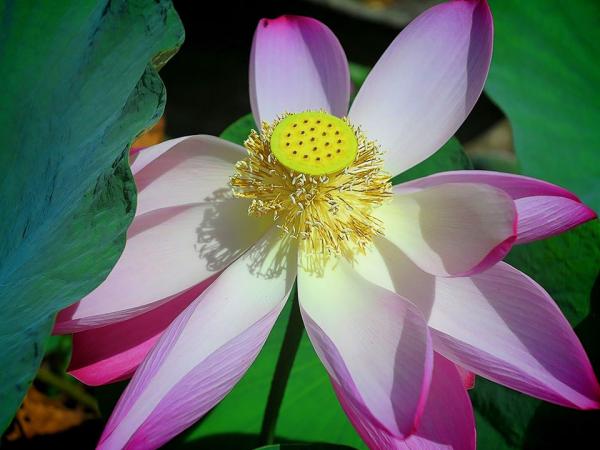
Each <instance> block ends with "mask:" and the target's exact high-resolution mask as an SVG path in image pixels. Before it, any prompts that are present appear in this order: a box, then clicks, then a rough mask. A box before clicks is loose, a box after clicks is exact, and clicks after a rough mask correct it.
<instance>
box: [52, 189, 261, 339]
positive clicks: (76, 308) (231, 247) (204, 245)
mask: <svg viewBox="0 0 600 450" xmlns="http://www.w3.org/2000/svg"><path fill="white" fill-rule="evenodd" d="M260 223H261V222H260V221H257V220H256V219H253V218H250V217H248V213H247V204H246V203H245V202H244V201H240V200H238V199H230V200H223V201H215V202H206V203H201V204H195V205H186V206H182V207H171V208H163V209H159V210H157V211H152V212H149V213H146V214H143V215H141V216H137V217H136V218H135V219H134V221H133V224H132V225H131V227H130V228H129V230H128V232H127V243H126V245H125V249H124V251H123V254H122V255H121V257H120V258H119V260H118V262H117V264H116V265H115V267H114V268H113V270H112V272H111V273H110V274H109V275H108V278H107V279H106V280H105V281H104V282H103V283H102V284H101V285H100V286H98V287H97V288H96V289H95V290H94V291H92V292H91V293H90V294H88V295H87V296H86V297H84V298H83V299H82V300H81V301H79V302H78V303H76V304H74V305H72V306H70V307H68V308H66V309H64V310H62V311H61V312H60V313H59V314H58V317H57V319H56V325H55V328H54V332H55V333H59V334H60V333H73V332H78V331H83V330H86V329H89V328H94V327H99V326H104V325H108V324H110V323H114V322H119V321H122V320H126V319H130V318H132V317H135V316H137V315H139V314H143V313H145V312H147V311H149V310H151V309H153V308H156V307H158V306H160V305H161V304H163V303H164V302H166V301H168V300H169V299H171V298H172V297H173V296H175V295H178V294H180V293H182V292H184V291H186V290H188V289H189V288H191V287H192V286H195V285H196V284H198V283H200V282H202V281H203V280H205V279H207V278H209V277H210V276H211V275H213V274H215V273H217V272H220V271H221V270H223V269H224V268H225V267H227V266H228V265H229V264H231V263H232V262H233V261H235V260H236V258H237V257H238V256H239V255H240V254H241V253H242V252H243V251H244V250H245V249H246V248H248V247H249V246H250V245H252V244H253V243H254V242H256V240H257V239H258V238H259V237H260V236H261V235H262V234H263V233H264V231H263V230H264V226H262V227H261V226H260V225H259V224H260Z"/></svg>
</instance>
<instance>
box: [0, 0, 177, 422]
mask: <svg viewBox="0 0 600 450" xmlns="http://www.w3.org/2000/svg"><path fill="white" fill-rule="evenodd" d="M0 17H2V27H0V73H1V74H2V82H3V87H2V107H1V108H0V128H2V130H3V141H2V144H1V146H2V147H1V149H0V192H1V193H2V196H1V198H0V210H1V211H2V218H1V219H0V236H2V240H1V241H0V286H1V287H2V289H1V291H0V292H1V293H0V307H1V308H2V329H1V332H0V348H1V349H2V351H1V352H0V365H1V366H2V370H1V371H0V399H2V400H1V401H0V431H1V430H2V429H4V428H5V426H6V425H7V424H8V423H9V421H10V419H11V417H12V415H13V413H14V411H15V409H16V408H17V407H18V405H19V402H20V401H21V399H22V397H23V395H24V393H25V391H26V389H27V387H28V385H29V383H30V381H31V379H32V378H33V376H34V374H35V371H36V369H37V366H38V365H39V362H40V359H41V357H42V355H43V353H44V351H43V350H44V343H45V341H46V338H47V336H48V334H49V332H50V329H51V327H52V322H53V316H54V314H55V313H56V311H57V310H59V309H60V308H63V307H65V306H67V305H69V304H71V303H73V302H74V301H76V300H77V299H79V298H81V297H82V296H84V295H85V294H87V293H88V292H89V291H90V290H92V289H93V288H94V287H96V286H97V285H98V284H99V283H100V282H101V281H102V280H103V279H104V277H105V276H106V275H107V273H108V271H109V270H110V268H111V266H112V265H113V264H114V262H115V261H116V259H117V257H118V256H119V253H120V252H121V250H122V247H123V243H124V232H125V230H126V228H127V225H128V223H129V221H130V220H131V217H132V215H133V211H134V209H135V189H134V185H133V181H132V177H131V174H130V172H129V168H128V164H127V150H128V146H129V143H130V142H131V141H132V139H133V138H134V137H135V135H136V134H137V133H139V132H140V131H141V130H143V129H144V128H146V127H148V126H150V125H151V124H152V123H153V122H154V121H156V120H157V118H158V117H159V116H160V114H161V112H162V108H163V106H164V100H165V92H164V86H163V84H162V82H161V80H160V78H159V77H158V75H157V73H156V70H155V68H156V67H158V66H160V65H162V64H164V62H165V61H166V60H167V59H168V57H169V55H171V54H172V53H173V51H174V49H175V48H177V46H178V45H179V44H180V42H181V40H182V37H183V32H182V28H181V25H180V22H179V19H178V17H177V15H176V13H175V11H174V10H173V8H172V5H171V4H170V2H165V1H159V2H156V1H151V0H140V1H137V2H129V1H125V0H116V1H112V2H108V1H93V0H85V1H78V2H37V1H33V0H19V1H16V0H13V1H10V0H9V1H4V2H2V3H0ZM151 61H152V62H153V64H151V65H149V62H151Z"/></svg>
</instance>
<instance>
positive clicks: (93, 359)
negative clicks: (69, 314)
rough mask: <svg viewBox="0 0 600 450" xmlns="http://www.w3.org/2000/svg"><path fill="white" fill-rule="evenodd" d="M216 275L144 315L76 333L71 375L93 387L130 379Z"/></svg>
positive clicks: (70, 366)
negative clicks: (165, 333) (162, 336)
mask: <svg viewBox="0 0 600 450" xmlns="http://www.w3.org/2000/svg"><path fill="white" fill-rule="evenodd" d="M217 276H218V274H216V275H213V276H212V277H210V278H208V279H207V280H204V281H203V282H202V283H200V284H198V285H196V286H194V287H193V288H191V289H190V290H188V291H186V292H184V293H183V294H179V295H177V296H176V297H174V298H173V299H171V300H169V301H168V302H166V303H165V304H163V305H161V306H159V307H158V308H155V309H153V310H151V311H149V312H147V313H145V314H142V315H140V316H136V317H134V318H132V319H129V320H125V321H123V322H117V323H115V324H111V325H106V326H104V327H100V328H93V329H91V330H87V331H82V332H80V333H75V334H74V335H73V355H72V356H71V363H70V365H69V369H68V372H69V374H71V375H72V376H74V377H75V378H77V379H78V380H79V381H81V382H82V383H85V384H87V385H90V386H100V385H103V384H107V383H114V382H116V381H120V380H124V379H127V378H130V377H131V375H133V372H135V370H136V369H137V367H138V366H139V365H140V363H141V362H142V361H143V360H144V358H145V357H146V355H147V354H148V352H149V351H150V350H151V349H152V347H153V346H154V344H156V342H157V341H158V339H159V338H160V336H161V335H162V333H163V332H164V330H165V329H166V328H167V327H168V326H169V325H170V324H171V322H173V320H175V318H176V317H177V316H178V315H179V314H180V313H181V312H182V311H183V310H184V309H185V308H187V307H188V306H189V305H190V303H192V302H193V301H194V300H195V299H196V298H197V297H198V296H199V295H200V294H201V293H202V292H204V290H205V289H206V288H207V287H208V286H210V285H211V283H212V282H213V281H214V280H215V279H216V277H217Z"/></svg>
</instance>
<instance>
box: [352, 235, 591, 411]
mask: <svg viewBox="0 0 600 450" xmlns="http://www.w3.org/2000/svg"><path fill="white" fill-rule="evenodd" d="M375 244H376V246H375V248H374V249H373V250H372V251H371V252H369V253H368V254H367V255H366V256H364V257H360V258H357V261H356V262H355V268H356V271H357V272H358V273H360V274H361V275H362V276H363V277H365V278H366V279H368V280H370V281H371V282H373V283H375V284H377V285H379V286H382V287H383V288H385V289H391V290H393V291H394V292H396V293H398V294H399V295H400V296H402V297H404V298H407V299H409V300H410V301H411V302H412V303H413V304H414V305H415V306H417V307H418V308H419V310H420V311H421V312H422V314H423V315H424V316H425V318H427V320H428V325H429V328H430V330H431V333H432V336H433V338H434V339H433V343H434V349H435V350H436V351H438V352H440V353H442V354H443V355H444V356H446V357H447V358H449V359H451V360H452V361H453V362H454V363H455V364H457V365H459V366H461V367H462V368H463V369H464V370H467V371H470V372H473V373H475V374H477V375H481V376H483V377H486V378H489V379H490V380H492V381H495V382H497V383H500V384H504V385H505V386H508V387H510V388H513V389H516V390H518V391H521V392H524V393H525V394H528V395H532V396H534V397H538V398H541V399H543V400H547V401H550V402H554V403H558V404H560V405H564V406H569V407H575V408H581V409H590V408H596V407H597V406H598V401H599V396H600V390H599V387H598V383H597V380H596V377H595V375H594V372H593V370H592V367H591V365H590V362H589V360H588V358H587V355H586V354H585V351H584V349H583V347H582V346H581V343H580V342H579V339H578V338H577V336H576V335H575V333H574V332H573V330H572V328H571V326H570V325H569V323H568V322H567V320H566V319H565V317H564V316H563V314H562V313H561V311H560V310H559V309H558V307H557V306H556V304H555V303H554V301H553V300H552V299H551V298H550V296H549V295H548V294H547V293H546V292H545V291H544V290H543V288H542V287H541V286H539V285H538V284H537V283H535V281H533V280H532V279H530V278H529V277H527V276H526V275H525V274H523V273H521V272H519V271H518V270H516V269H514V268H512V267H510V266H509V265H508V264H505V263H502V262H501V263H498V264H496V265H495V266H494V267H492V268H490V269H488V270H487V271H485V272H482V273H480V274H478V275H474V276H472V277H454V278H449V277H436V276H434V275H431V274H428V273H427V272H425V271H423V270H421V269H420V268H419V267H417V266H416V265H415V264H414V263H413V262H412V261H411V260H410V258H408V257H407V256H406V255H405V254H404V253H402V251H401V250H400V249H399V248H398V247H396V246H395V245H394V244H393V243H391V242H390V241H387V240H385V239H381V238H379V239H377V240H376V242H375Z"/></svg>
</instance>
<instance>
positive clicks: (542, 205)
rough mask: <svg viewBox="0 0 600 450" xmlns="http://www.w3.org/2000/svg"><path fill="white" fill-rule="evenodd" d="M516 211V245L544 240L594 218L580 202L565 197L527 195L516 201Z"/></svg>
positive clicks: (592, 213)
mask: <svg viewBox="0 0 600 450" xmlns="http://www.w3.org/2000/svg"><path fill="white" fill-rule="evenodd" d="M515 205H516V206H517V211H518V214H519V224H518V232H519V239H518V240H517V243H518V244H523V243H525V242H531V241H537V240H539V239H545V238H547V237H550V236H554V235H556V234H560V233H563V232H565V231H567V230H569V229H571V228H573V227H576V226H577V225H581V224H582V223H585V222H588V221H590V220H592V219H595V218H596V217H597V216H596V213H595V212H594V211H592V210H591V209H590V208H588V207H587V206H586V205H584V204H583V203H580V202H578V201H575V200H571V199H569V198H564V197H542V196H539V197H527V198H520V199H517V200H515Z"/></svg>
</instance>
